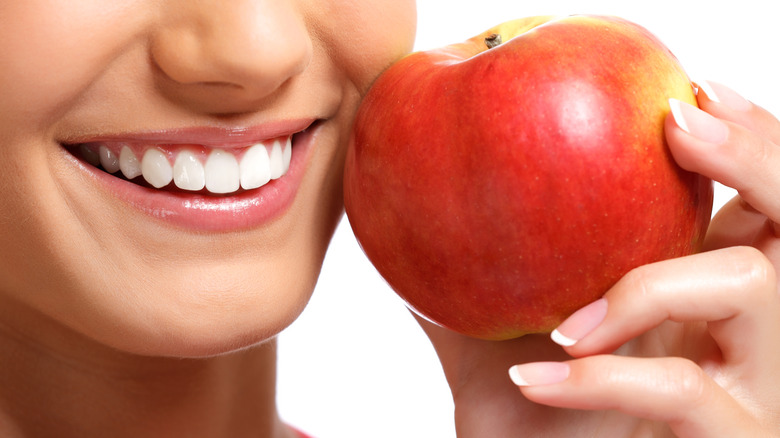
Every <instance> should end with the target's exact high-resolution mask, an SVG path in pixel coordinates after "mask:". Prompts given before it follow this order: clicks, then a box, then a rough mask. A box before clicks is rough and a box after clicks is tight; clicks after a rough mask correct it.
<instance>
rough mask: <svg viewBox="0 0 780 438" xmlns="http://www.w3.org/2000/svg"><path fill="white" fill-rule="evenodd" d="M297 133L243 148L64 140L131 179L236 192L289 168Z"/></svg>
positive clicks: (157, 186) (77, 151) (188, 188)
mask: <svg viewBox="0 0 780 438" xmlns="http://www.w3.org/2000/svg"><path fill="white" fill-rule="evenodd" d="M292 144H293V135H288V136H284V137H279V138H275V139H270V140H264V141H260V142H256V143H253V144H250V145H246V146H242V147H234V146H231V147H224V148H219V147H206V146H201V145H196V144H187V145H182V144H149V143H134V142H125V141H95V142H89V143H77V144H72V145H65V148H66V149H67V150H69V151H70V152H71V154H73V155H75V156H77V157H80V158H81V159H82V160H83V161H84V162H86V163H88V164H90V165H92V166H94V167H96V168H98V169H101V170H103V171H105V172H107V173H109V174H112V175H114V176H116V177H118V178H121V179H124V180H127V181H130V182H132V183H135V184H138V185H141V186H145V187H149V188H154V189H159V190H166V191H177V192H193V193H199V194H209V195H222V196H226V195H228V196H229V195H233V194H238V193H241V192H244V191H246V190H253V189H257V188H260V187H263V186H265V185H266V184H268V183H269V182H271V181H273V180H276V179H279V178H281V177H283V176H284V175H285V174H286V173H287V171H288V170H289V169H290V161H291V157H292Z"/></svg>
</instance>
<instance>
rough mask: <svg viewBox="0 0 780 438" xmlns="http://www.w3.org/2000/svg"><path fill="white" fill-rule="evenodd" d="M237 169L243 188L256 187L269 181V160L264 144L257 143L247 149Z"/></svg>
mask: <svg viewBox="0 0 780 438" xmlns="http://www.w3.org/2000/svg"><path fill="white" fill-rule="evenodd" d="M239 169H240V170H239V172H240V174H241V187H242V188H243V189H244V190H251V189H256V188H258V187H261V186H263V185H265V184H267V183H268V181H271V160H270V159H269V158H268V151H267V150H266V149H265V146H264V145H263V144H262V143H258V144H256V145H254V146H252V147H251V148H249V149H247V151H246V152H245V153H244V157H243V158H241V164H240V165H239Z"/></svg>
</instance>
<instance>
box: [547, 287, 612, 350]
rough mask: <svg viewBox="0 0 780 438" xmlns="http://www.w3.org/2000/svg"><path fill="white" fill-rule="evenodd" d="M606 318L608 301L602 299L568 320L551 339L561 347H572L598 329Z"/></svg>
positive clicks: (557, 329)
mask: <svg viewBox="0 0 780 438" xmlns="http://www.w3.org/2000/svg"><path fill="white" fill-rule="evenodd" d="M606 316H607V300H606V299H604V298H601V299H599V300H596V301H594V302H592V303H590V304H588V305H587V306H585V307H583V308H582V309H580V310H578V311H576V312H574V313H573V314H572V315H571V316H569V317H568V318H566V320H565V321H563V322H562V323H561V325H559V326H558V328H556V329H555V330H553V332H552V333H551V334H550V337H551V338H552V340H553V342H555V343H556V344H558V345H560V346H563V347H571V346H572V345H574V344H576V343H577V342H579V341H580V340H582V339H583V338H584V337H585V336H587V335H588V334H589V333H590V332H592V331H593V330H594V329H595V328H596V327H598V326H599V324H601V322H602V321H604V318H606Z"/></svg>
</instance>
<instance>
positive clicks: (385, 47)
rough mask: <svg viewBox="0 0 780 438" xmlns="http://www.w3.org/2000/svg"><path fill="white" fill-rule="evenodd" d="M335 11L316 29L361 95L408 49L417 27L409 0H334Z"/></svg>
mask: <svg viewBox="0 0 780 438" xmlns="http://www.w3.org/2000/svg"><path fill="white" fill-rule="evenodd" d="M334 3H338V5H339V6H338V7H336V6H335V5H332V8H333V9H337V10H339V11H348V12H343V13H342V12H339V13H333V14H327V15H325V20H326V21H325V22H324V23H322V26H318V28H324V29H326V30H325V31H324V32H323V40H325V44H329V45H330V46H331V50H330V52H331V53H333V54H335V55H334V57H335V58H336V59H335V61H337V62H338V63H339V64H340V65H341V66H342V67H343V68H344V70H345V71H346V73H347V74H348V75H349V76H350V78H351V79H352V82H353V83H354V84H355V85H356V86H357V88H358V91H359V92H360V94H361V95H363V94H365V92H366V91H367V90H368V87H369V86H370V85H371V84H372V83H373V81H374V79H375V78H376V77H377V76H378V75H379V73H381V72H382V71H383V70H384V69H385V68H387V67H388V66H389V65H390V64H392V63H393V62H395V61H397V60H398V59H400V58H401V57H402V56H404V55H406V54H407V53H409V52H410V51H411V50H412V47H413V44H414V37H415V29H416V24H417V15H416V9H415V2H414V1H413V0H381V1H336V2H334Z"/></svg>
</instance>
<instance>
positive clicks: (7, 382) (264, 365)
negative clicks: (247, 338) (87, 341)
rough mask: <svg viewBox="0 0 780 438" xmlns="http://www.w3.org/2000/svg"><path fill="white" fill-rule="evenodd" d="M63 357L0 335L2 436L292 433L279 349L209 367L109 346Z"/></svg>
mask: <svg viewBox="0 0 780 438" xmlns="http://www.w3.org/2000/svg"><path fill="white" fill-rule="evenodd" d="M82 344H83V340H82ZM101 349H102V350H101ZM63 351H67V350H65V349H59V350H58V351H54V350H52V349H50V348H46V347H44V346H42V345H41V344H39V343H35V342H33V341H31V340H30V339H29V338H27V337H25V336H20V335H19V334H18V333H14V332H12V331H9V330H0V358H2V360H0V388H2V390H1V391H0V436H3V437H20V438H22V437H50V436H51V437H54V436H56V437H62V438H66V437H71V436H74V437H75V436H78V437H88V436H114V437H120V436H127V437H138V436H143V437H149V438H152V437H171V436H199V437H215V438H216V437H220V438H221V437H238V436H242V437H243V436H256V437H279V438H281V437H287V436H288V434H289V433H290V432H289V430H287V429H286V428H285V427H284V425H283V424H282V423H281V421H280V420H279V417H278V414H277V411H276V400H275V397H276V394H275V380H276V342H275V341H274V340H271V341H268V342H267V343H265V344H263V345H260V346H257V347H254V348H251V349H247V350H243V351H240V352H236V353H232V354H227V355H222V356H217V357H212V358H207V359H172V358H155V357H139V356H134V355H128V354H124V353H120V352H116V351H113V350H109V349H107V348H105V347H102V346H95V348H94V350H93V351H92V353H94V354H91V355H88V354H86V352H85V351H84V349H83V348H79V349H77V350H76V351H78V354H63V353H62V352H63Z"/></svg>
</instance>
